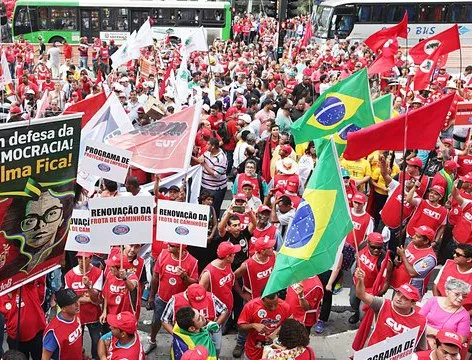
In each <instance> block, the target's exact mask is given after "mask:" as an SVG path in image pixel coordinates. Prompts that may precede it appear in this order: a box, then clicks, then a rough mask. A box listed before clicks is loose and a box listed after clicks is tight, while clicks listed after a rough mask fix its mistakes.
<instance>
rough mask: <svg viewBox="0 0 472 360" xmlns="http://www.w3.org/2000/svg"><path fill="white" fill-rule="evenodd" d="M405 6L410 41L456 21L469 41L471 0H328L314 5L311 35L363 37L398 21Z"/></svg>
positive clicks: (465, 41) (463, 38)
mask: <svg viewBox="0 0 472 360" xmlns="http://www.w3.org/2000/svg"><path fill="white" fill-rule="evenodd" d="M405 10H406V11H408V42H409V45H414V44H416V43H417V42H418V41H419V40H420V39H425V38H427V37H430V36H432V35H434V34H437V33H439V32H441V31H443V30H446V29H447V28H449V27H451V25H453V24H458V25H459V33H460V38H461V43H462V44H463V45H467V44H468V45H470V44H472V1H464V0H455V1H444V0H441V1H437V0H429V1H424V2H412V1H401V0H390V1H388V2H387V3H384V2H381V1H375V0H370V1H369V0H351V1H350V0H329V1H326V2H322V3H321V4H319V5H318V6H317V9H316V14H315V16H314V22H313V25H314V36H315V37H316V38H317V39H334V38H339V39H345V38H349V39H353V40H365V39H366V38H367V37H368V36H369V35H371V34H373V33H375V32H376V31H378V30H381V29H383V28H385V27H388V26H392V25H394V24H397V23H399V22H400V21H401V20H402V19H403V15H404V14H405ZM400 40H401V39H400ZM403 44H404V43H403Z"/></svg>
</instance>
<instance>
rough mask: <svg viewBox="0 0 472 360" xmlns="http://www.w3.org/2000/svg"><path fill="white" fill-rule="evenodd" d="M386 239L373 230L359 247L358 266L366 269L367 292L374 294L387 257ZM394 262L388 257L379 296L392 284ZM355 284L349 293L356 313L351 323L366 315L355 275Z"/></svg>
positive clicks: (350, 319)
mask: <svg viewBox="0 0 472 360" xmlns="http://www.w3.org/2000/svg"><path fill="white" fill-rule="evenodd" d="M383 244H384V240H383V237H382V234H380V233H378V232H372V233H370V234H369V235H367V242H364V243H363V244H362V245H361V246H360V247H359V254H358V262H357V264H358V266H359V267H360V268H361V269H362V270H363V271H364V274H365V275H364V287H365V288H366V292H368V293H369V294H372V287H373V285H374V282H375V279H376V278H377V276H378V274H379V271H380V268H381V266H382V262H383V260H384V259H385V250H383ZM392 271H393V263H392V261H391V260H390V259H388V265H387V272H386V274H385V281H384V284H383V288H382V289H381V290H380V293H379V294H378V296H382V295H383V294H385V293H386V292H387V290H388V288H389V286H390V279H391V277H392ZM353 280H354V281H353V286H352V287H351V291H350V293H349V302H350V304H351V307H352V309H353V310H354V314H353V315H352V316H351V317H350V318H349V323H350V324H355V323H357V322H358V321H359V320H361V319H362V317H363V316H364V312H363V311H362V307H363V304H362V303H361V300H360V299H359V298H358V297H356V283H357V278H356V276H355V275H354V279H353Z"/></svg>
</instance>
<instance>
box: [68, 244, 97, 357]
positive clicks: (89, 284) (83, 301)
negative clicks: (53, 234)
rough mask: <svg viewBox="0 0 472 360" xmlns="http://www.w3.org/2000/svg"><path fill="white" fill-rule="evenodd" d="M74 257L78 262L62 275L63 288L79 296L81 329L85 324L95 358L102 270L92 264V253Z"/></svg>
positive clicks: (79, 254) (78, 254) (82, 253)
mask: <svg viewBox="0 0 472 360" xmlns="http://www.w3.org/2000/svg"><path fill="white" fill-rule="evenodd" d="M76 257H77V260H78V262H79V264H78V265H77V266H75V267H73V268H72V269H71V270H69V271H68V272H67V273H66V275H65V276H64V282H65V288H66V289H68V288H70V289H72V290H74V291H75V293H76V294H77V295H78V296H79V305H80V313H79V317H80V323H81V324H82V331H83V329H84V327H85V326H87V329H88V331H89V334H90V339H91V342H92V357H93V358H94V359H97V358H98V355H97V344H98V340H99V339H100V331H101V325H100V321H99V319H100V315H101V313H102V309H101V308H100V299H99V296H100V293H101V291H102V288H103V272H102V270H100V269H99V268H97V267H95V266H92V264H91V261H92V257H93V253H90V252H78V253H77V255H76Z"/></svg>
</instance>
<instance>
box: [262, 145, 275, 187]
mask: <svg viewBox="0 0 472 360" xmlns="http://www.w3.org/2000/svg"><path fill="white" fill-rule="evenodd" d="M261 170H262V177H263V178H264V179H265V181H266V182H267V183H269V182H270V180H271V179H272V176H270V137H269V138H267V140H266V146H265V149H264V155H263V157H262V169H261Z"/></svg>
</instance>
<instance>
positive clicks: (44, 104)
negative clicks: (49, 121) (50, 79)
mask: <svg viewBox="0 0 472 360" xmlns="http://www.w3.org/2000/svg"><path fill="white" fill-rule="evenodd" d="M48 107H49V90H46V91H45V92H44V94H43V96H42V98H41V100H39V103H38V107H37V110H36V115H35V116H34V118H35V119H39V118H42V117H43V116H44V114H45V113H46V110H47V108H48Z"/></svg>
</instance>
